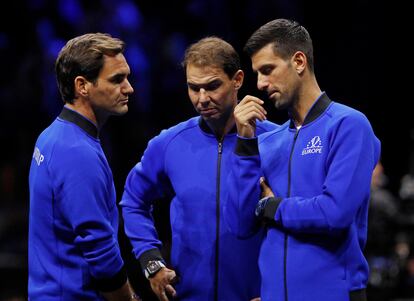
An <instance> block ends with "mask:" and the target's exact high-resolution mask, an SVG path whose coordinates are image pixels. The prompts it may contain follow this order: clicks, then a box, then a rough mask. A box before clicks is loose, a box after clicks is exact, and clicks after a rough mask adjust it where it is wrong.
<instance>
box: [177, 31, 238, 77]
mask: <svg viewBox="0 0 414 301" xmlns="http://www.w3.org/2000/svg"><path fill="white" fill-rule="evenodd" d="M188 64H194V65H197V66H216V67H219V68H221V69H223V71H224V73H226V74H227V75H228V77H229V78H232V77H233V76H234V74H235V73H236V72H237V71H238V70H240V69H241V66H240V58H239V55H238V53H237V52H236V50H234V48H233V46H231V45H230V44H229V43H227V42H226V41H224V40H223V39H220V38H218V37H214V36H212V37H206V38H203V39H201V40H199V41H198V42H196V43H194V44H192V45H190V46H189V47H188V48H187V50H186V51H185V55H184V60H183V62H182V63H181V65H182V66H183V67H184V69H185V68H186V67H187V65H188Z"/></svg>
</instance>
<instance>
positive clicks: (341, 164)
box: [274, 114, 380, 233]
mask: <svg viewBox="0 0 414 301" xmlns="http://www.w3.org/2000/svg"><path fill="white" fill-rule="evenodd" d="M330 136H331V138H330V151H329V155H328V157H327V162H326V169H327V176H326V179H325V182H324V184H323V189H322V193H321V194H320V195H316V196H314V197H311V198H304V197H291V198H285V199H283V200H282V201H281V202H280V204H279V206H278V208H277V209H276V210H275V211H276V212H275V215H274V219H275V221H276V223H278V224H280V225H282V226H283V228H285V229H288V230H291V231H294V232H310V233H313V232H315V233H316V232H317V233H320V232H322V233H323V232H325V233H329V232H334V233H335V232H337V231H341V230H343V229H346V228H348V227H349V226H350V225H351V224H352V223H353V221H354V219H355V218H356V216H357V213H358V210H359V208H360V207H361V206H362V205H363V204H364V203H365V202H368V200H369V194H370V183H371V177H372V171H373V169H374V167H375V165H376V163H377V161H378V159H379V153H380V143H379V140H378V139H377V138H376V137H375V135H374V133H373V131H372V128H371V126H370V124H369V122H368V120H367V119H366V118H365V116H364V115H362V114H354V115H350V116H347V117H345V118H343V119H342V120H341V121H340V123H339V124H338V126H337V127H336V128H335V130H334V131H333V132H332V133H331V135H330ZM366 204H367V203H366Z"/></svg>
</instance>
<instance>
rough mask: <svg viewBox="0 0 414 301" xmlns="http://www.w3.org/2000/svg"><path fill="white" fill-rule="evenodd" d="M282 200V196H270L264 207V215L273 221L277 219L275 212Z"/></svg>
mask: <svg viewBox="0 0 414 301" xmlns="http://www.w3.org/2000/svg"><path fill="white" fill-rule="evenodd" d="M281 201H282V198H275V197H271V198H269V200H268V201H267V203H266V207H265V208H264V214H263V217H264V218H265V219H266V220H272V221H274V220H275V214H276V211H277V208H278V207H279V204H280V202H281Z"/></svg>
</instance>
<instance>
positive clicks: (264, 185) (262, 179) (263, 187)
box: [260, 177, 269, 190]
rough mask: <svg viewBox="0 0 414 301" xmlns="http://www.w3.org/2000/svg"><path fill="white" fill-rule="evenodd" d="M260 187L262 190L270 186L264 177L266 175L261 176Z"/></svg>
mask: <svg viewBox="0 0 414 301" xmlns="http://www.w3.org/2000/svg"><path fill="white" fill-rule="evenodd" d="M260 188H261V189H262V190H266V189H269V186H268V185H267V183H266V180H265V178H264V177H261V178H260Z"/></svg>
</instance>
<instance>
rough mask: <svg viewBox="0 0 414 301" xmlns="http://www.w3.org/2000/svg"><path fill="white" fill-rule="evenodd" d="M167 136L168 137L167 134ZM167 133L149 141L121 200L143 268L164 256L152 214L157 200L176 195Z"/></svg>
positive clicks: (124, 215) (129, 234)
mask: <svg viewBox="0 0 414 301" xmlns="http://www.w3.org/2000/svg"><path fill="white" fill-rule="evenodd" d="M164 138H165V136H164ZM164 138H163V134H162V133H161V135H160V136H157V137H155V138H154V139H152V140H151V141H150V142H149V143H148V147H147V149H146V150H145V152H144V155H143V156H142V158H141V162H139V163H138V164H136V165H135V167H134V168H132V170H131V171H130V173H129V175H128V177H127V180H126V184H125V189H124V193H123V196H122V200H121V203H120V205H121V208H122V214H123V218H124V227H125V233H126V235H127V236H128V237H129V239H130V241H131V244H132V248H133V253H134V255H135V257H136V258H137V259H139V260H140V263H141V266H142V268H144V266H145V265H146V262H147V261H149V260H152V259H162V257H161V254H160V249H161V242H160V240H159V239H158V234H157V231H156V229H155V225H154V220H153V217H152V207H153V202H154V200H156V199H159V198H161V197H164V196H167V195H168V196H170V195H172V189H171V185H170V182H169V179H168V177H167V174H166V172H165V168H164V162H165V161H164V157H165V145H166V141H165V139H164Z"/></svg>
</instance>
